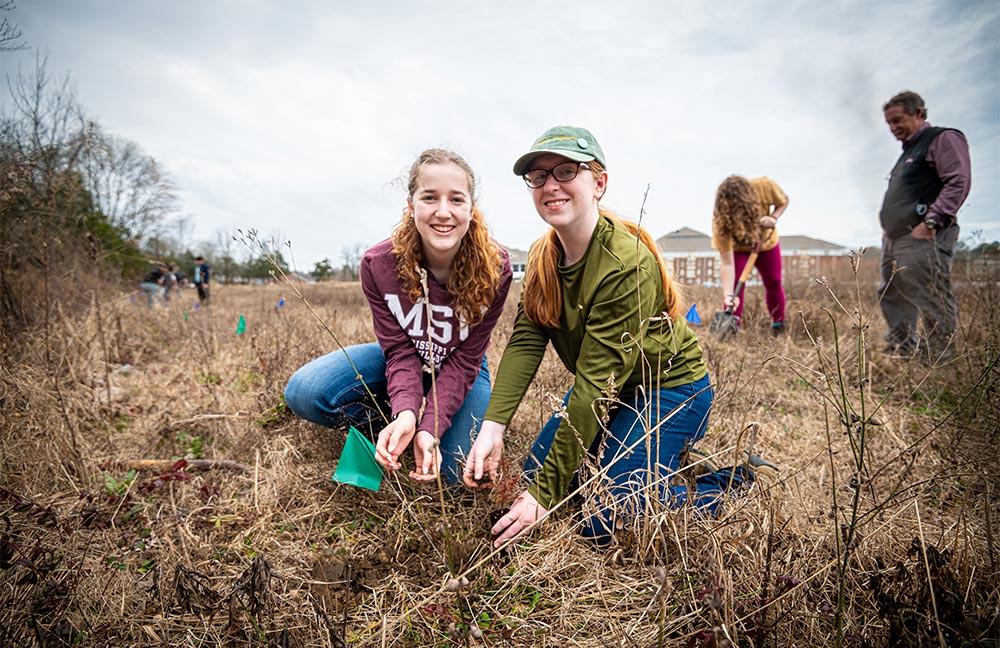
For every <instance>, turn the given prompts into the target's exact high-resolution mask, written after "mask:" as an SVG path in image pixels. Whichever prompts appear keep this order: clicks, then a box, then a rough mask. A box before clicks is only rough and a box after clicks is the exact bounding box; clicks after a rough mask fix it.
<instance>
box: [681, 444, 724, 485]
mask: <svg viewBox="0 0 1000 648" xmlns="http://www.w3.org/2000/svg"><path fill="white" fill-rule="evenodd" d="M680 460H681V469H682V470H684V472H686V473H688V474H689V475H690V476H691V477H692V478H694V477H698V476H699V475H710V474H712V473H714V472H718V471H719V469H720V468H719V464H718V463H716V461H715V459H713V458H712V456H711V455H708V454H705V453H704V452H702V451H701V450H698V449H696V448H693V447H691V446H688V447H686V448H684V449H683V450H681V456H680ZM689 466H690V468H689Z"/></svg>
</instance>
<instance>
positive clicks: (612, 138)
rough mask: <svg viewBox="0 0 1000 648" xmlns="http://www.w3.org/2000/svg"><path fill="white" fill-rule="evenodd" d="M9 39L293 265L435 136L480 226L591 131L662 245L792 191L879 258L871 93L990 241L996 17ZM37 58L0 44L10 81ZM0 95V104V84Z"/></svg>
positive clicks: (610, 16) (405, 13)
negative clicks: (958, 147) (455, 156)
mask: <svg viewBox="0 0 1000 648" xmlns="http://www.w3.org/2000/svg"><path fill="white" fill-rule="evenodd" d="M9 17H10V19H11V20H12V21H13V22H15V23H16V24H17V25H18V26H19V27H20V28H21V30H22V32H23V40H24V42H25V43H26V44H27V45H28V46H29V47H30V48H36V49H38V50H40V51H41V52H42V53H43V54H44V53H47V54H48V56H49V64H48V65H49V71H50V72H51V73H55V74H63V73H68V74H69V75H70V77H71V80H72V82H73V85H74V86H75V88H76V91H77V97H78V100H79V101H80V103H81V104H82V105H83V106H84V107H85V108H86V109H87V110H88V112H89V114H90V115H91V116H92V117H93V118H95V119H96V120H97V121H98V122H99V123H100V124H101V125H102V126H103V127H104V128H105V129H106V130H108V131H111V132H113V133H116V134H118V135H121V136H123V137H126V138H129V139H131V140H133V141H135V142H137V143H138V144H139V145H140V146H142V147H143V148H144V149H145V150H146V151H147V152H148V153H149V154H151V155H152V156H153V157H155V158H156V159H157V160H158V161H159V162H160V163H161V164H162V165H163V167H164V168H165V169H166V170H167V172H168V173H169V174H170V175H171V177H172V178H173V179H174V181H175V182H176V184H177V186H178V190H179V191H178V193H179V197H180V213H181V214H182V215H186V216H188V217H190V218H191V220H192V222H193V223H194V229H193V232H192V236H193V238H194V239H196V240H214V239H215V238H216V232H219V231H222V232H230V233H231V232H233V231H234V230H235V229H236V228H242V229H247V228H250V227H253V228H256V229H258V230H259V231H260V232H261V233H262V234H264V235H265V236H272V235H274V236H276V237H278V238H280V240H288V241H291V245H292V252H293V254H294V258H295V261H296V265H297V267H298V268H299V269H303V270H310V269H311V268H312V265H313V263H315V262H316V261H318V260H320V259H322V258H324V257H329V258H330V259H331V260H332V261H333V262H334V264H335V265H339V262H340V260H341V253H342V250H343V249H344V248H345V246H351V245H353V244H355V243H361V244H364V245H372V244H374V243H376V242H377V241H379V240H381V239H383V238H385V237H386V236H388V234H389V232H390V230H391V229H392V227H393V226H394V224H395V223H396V222H397V221H398V219H399V216H400V213H401V210H402V207H403V206H404V201H405V195H404V191H403V190H402V189H401V187H400V186H399V185H398V183H396V184H394V183H393V180H394V179H396V178H398V177H400V175H401V174H402V173H404V171H405V170H406V169H407V168H408V167H409V165H410V163H411V162H412V161H413V159H414V158H415V157H416V155H417V154H418V153H419V152H420V151H421V150H423V149H424V148H428V147H433V146H444V147H448V148H452V149H454V150H456V151H458V152H459V153H461V154H462V155H463V156H465V157H466V159H468V160H469V162H470V163H471V165H472V167H473V169H474V170H475V171H476V173H477V174H478V176H479V178H480V190H479V197H480V204H481V206H482V208H483V210H484V212H485V214H486V217H487V220H488V222H489V224H490V227H491V228H492V231H493V233H494V235H495V236H496V238H497V239H498V240H500V241H501V242H502V243H504V244H505V245H508V246H512V247H517V248H522V249H526V248H527V246H528V245H529V244H530V242H531V241H532V240H534V239H535V238H537V237H538V236H540V235H541V233H542V232H543V229H544V228H543V223H542V221H541V219H540V218H539V217H538V216H537V214H536V213H535V211H534V208H533V207H532V203H531V199H530V196H529V195H528V193H527V190H526V189H525V187H524V183H523V181H522V180H520V179H519V178H516V177H515V176H513V175H512V172H511V166H512V164H513V162H514V160H515V159H516V158H517V157H518V156H519V155H520V154H522V153H524V152H525V151H527V149H528V147H529V146H530V145H531V142H532V141H533V139H534V138H535V137H536V136H537V135H539V134H541V133H542V132H543V131H544V130H545V129H547V128H548V127H550V126H553V125H556V124H573V125H580V126H585V127H587V128H589V129H590V130H591V131H592V132H593V133H594V134H595V136H596V137H597V139H598V141H599V142H600V143H601V145H602V147H603V148H604V151H605V154H606V156H607V161H608V171H609V174H610V186H609V191H608V193H607V195H606V197H605V199H604V204H605V205H606V206H608V207H610V208H612V209H614V210H616V211H617V212H618V213H619V214H620V215H622V216H625V217H628V218H633V219H635V218H637V217H638V215H639V208H640V205H641V204H642V199H643V193H644V192H645V190H646V186H647V185H650V189H649V197H648V200H647V202H646V215H645V217H644V220H643V223H644V225H645V226H646V228H647V229H649V230H650V231H651V232H652V233H653V235H654V236H656V237H659V236H662V235H664V234H666V233H668V232H670V231H673V230H675V229H678V228H680V227H684V226H687V227H693V228H695V229H698V230H701V231H703V232H708V231H710V223H711V216H712V204H713V201H714V197H715V189H716V187H717V186H718V184H719V183H720V182H721V181H722V180H723V179H724V178H725V177H726V176H727V175H730V174H733V173H738V174H741V175H745V176H748V177H754V176H759V175H767V176H769V177H771V178H772V179H774V180H775V181H776V182H777V183H778V184H779V185H781V187H782V188H783V189H784V190H785V192H786V193H787V194H788V195H789V197H790V204H789V207H788V210H787V212H786V213H785V215H784V217H783V218H782V221H781V225H780V228H779V229H780V231H781V232H783V233H785V234H804V235H808V236H814V237H817V238H822V239H826V240H829V241H833V242H836V243H840V244H842V245H845V246H850V247H857V246H860V245H872V244H877V243H878V241H879V236H880V230H879V226H878V216H877V213H878V208H879V205H880V204H881V198H882V194H883V192H884V190H885V179H886V175H887V173H888V171H889V169H890V167H891V166H892V164H893V162H894V161H895V159H896V157H897V156H898V154H899V144H898V143H897V142H896V141H895V140H894V139H893V138H892V136H891V134H890V133H889V131H888V129H887V128H886V126H885V124H884V122H883V120H882V113H881V106H882V103H883V102H884V101H885V100H886V99H888V98H889V97H890V96H892V95H893V94H895V93H896V92H898V91H900V90H904V89H912V90H915V91H917V92H919V93H921V94H922V95H923V97H924V99H925V100H926V102H927V105H928V111H929V116H930V121H931V123H934V124H938V125H946V126H953V127H956V128H960V129H961V130H963V131H964V132H965V134H966V136H967V137H968V139H969V142H970V146H971V150H972V166H973V183H972V193H971V194H970V196H969V199H968V201H967V202H966V204H965V207H964V208H963V210H962V212H961V213H960V215H959V222H960V224H961V226H962V228H963V229H962V233H963V238H967V237H968V236H969V235H971V234H972V232H973V231H974V230H981V231H982V237H983V238H985V239H988V240H995V239H1000V214H998V205H1000V188H998V185H1000V183H998V178H1000V3H997V2H995V1H983V2H979V1H968V2H967V1H964V0H909V1H908V2H872V1H870V0H864V1H859V2H855V1H841V2H838V1H835V0H826V1H812V0H810V1H803V2H787V1H782V2H770V1H769V2H756V1H748V0H744V1H731V0H713V1H712V2H700V1H695V0H691V1H683V2H682V1H678V0H649V1H644V2H622V3H609V2H606V1H604V2H592V1H590V0H571V1H565V2H564V1H562V0H553V1H549V0H535V1H532V2H481V3H480V2H468V1H455V2H448V1H443V2H427V3H424V2H417V1H412V0H411V1H409V2H379V1H377V0H372V1H369V2H360V1H358V2H336V1H328V0H316V1H311V0H281V1H278V0H269V1H264V0H17V7H16V9H15V10H14V11H13V12H12V13H11V14H9ZM33 61H34V53H33V51H25V52H20V53H13V54H12V53H4V54H0V72H2V74H3V75H4V76H5V77H6V76H7V75H11V74H13V73H15V72H16V71H17V69H18V66H20V67H21V68H22V69H24V70H26V71H30V69H31V67H32V65H33ZM4 95H6V92H5V93H4Z"/></svg>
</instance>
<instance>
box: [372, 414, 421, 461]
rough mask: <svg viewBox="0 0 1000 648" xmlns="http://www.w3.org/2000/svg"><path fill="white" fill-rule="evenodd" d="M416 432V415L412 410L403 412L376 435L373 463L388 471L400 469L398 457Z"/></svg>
mask: <svg viewBox="0 0 1000 648" xmlns="http://www.w3.org/2000/svg"><path fill="white" fill-rule="evenodd" d="M416 431H417V415H416V414H414V413H413V411H412V410H403V411H402V412H400V413H399V416H397V417H396V420H394V421H393V422H392V423H390V424H389V425H387V426H385V427H384V428H382V431H381V432H379V433H378V441H376V442H375V461H377V462H379V463H380V464H381V465H382V466H384V467H385V468H387V469H388V470H396V469H397V468H400V467H402V464H400V463H399V456H400V455H401V454H403V450H406V446H408V445H410V440H411V439H412V438H413V435H414V433H416Z"/></svg>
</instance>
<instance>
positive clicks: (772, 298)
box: [733, 243, 785, 324]
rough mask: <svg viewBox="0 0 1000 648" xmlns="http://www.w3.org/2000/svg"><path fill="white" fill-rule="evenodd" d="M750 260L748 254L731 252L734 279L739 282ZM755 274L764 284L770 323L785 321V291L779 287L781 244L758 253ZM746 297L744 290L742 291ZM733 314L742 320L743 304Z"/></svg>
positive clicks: (741, 302)
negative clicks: (734, 269)
mask: <svg viewBox="0 0 1000 648" xmlns="http://www.w3.org/2000/svg"><path fill="white" fill-rule="evenodd" d="M749 259H750V253H749V252H737V251H734V252H733V264H734V265H735V266H736V279H737V281H738V280H739V277H740V275H741V274H743V268H745V267H746V265H747V261H748V260H749ZM754 267H756V268H757V274H759V275H760V280H761V281H762V282H763V283H764V300H765V301H766V302H767V311H768V312H769V313H770V314H771V321H772V322H773V323H775V324H777V323H779V322H784V321H785V289H784V288H782V287H781V244H780V243H779V244H778V245H775V246H774V247H773V248H771V249H770V250H768V251H767V252H760V253H759V254H758V255H757V263H756V264H754ZM743 295H744V297H745V296H746V288H744V289H743ZM744 301H746V300H745V299H740V305H739V306H737V307H736V310H735V311H734V312H733V314H734V315H736V317H738V318H740V319H742V318H743V302H744Z"/></svg>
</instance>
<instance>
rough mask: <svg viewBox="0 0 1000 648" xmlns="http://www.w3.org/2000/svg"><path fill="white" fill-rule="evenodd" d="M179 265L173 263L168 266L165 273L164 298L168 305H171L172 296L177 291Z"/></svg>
mask: <svg viewBox="0 0 1000 648" xmlns="http://www.w3.org/2000/svg"><path fill="white" fill-rule="evenodd" d="M177 285H178V284H177V266H175V265H172V266H170V267H168V268H167V271H166V274H164V275H163V300H164V301H165V302H166V304H167V306H169V305H170V300H171V298H173V297H174V295H176V293H177Z"/></svg>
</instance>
